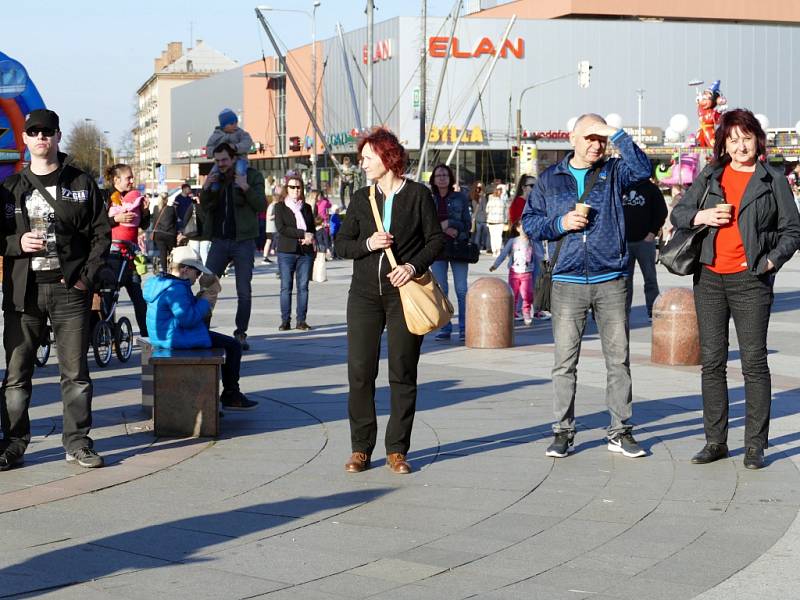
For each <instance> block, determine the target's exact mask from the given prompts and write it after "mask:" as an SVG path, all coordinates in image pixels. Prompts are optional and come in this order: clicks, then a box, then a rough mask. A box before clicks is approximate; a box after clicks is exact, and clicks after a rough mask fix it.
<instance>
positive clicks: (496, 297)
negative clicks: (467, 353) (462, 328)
mask: <svg viewBox="0 0 800 600" xmlns="http://www.w3.org/2000/svg"><path fill="white" fill-rule="evenodd" d="M465 343H466V346H467V347H468V348H510V347H511V346H513V345H514V295H513V294H512V293H511V288H510V287H508V284H507V283H506V282H505V281H503V280H502V279H500V278H499V277H481V278H480V279H478V280H477V281H475V282H474V283H473V284H472V285H470V286H469V290H468V291H467V323H466V339H465Z"/></svg>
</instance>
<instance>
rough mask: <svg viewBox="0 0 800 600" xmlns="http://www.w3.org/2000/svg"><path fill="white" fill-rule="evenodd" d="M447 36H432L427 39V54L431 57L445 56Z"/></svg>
mask: <svg viewBox="0 0 800 600" xmlns="http://www.w3.org/2000/svg"><path fill="white" fill-rule="evenodd" d="M448 40H449V38H447V37H438V36H437V37H432V38H430V39H429V40H428V54H430V55H431V56H432V57H433V58H444V57H445V56H447V41H448Z"/></svg>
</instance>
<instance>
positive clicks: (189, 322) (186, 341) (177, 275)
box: [142, 246, 258, 410]
mask: <svg viewBox="0 0 800 600" xmlns="http://www.w3.org/2000/svg"><path fill="white" fill-rule="evenodd" d="M198 279H200V291H199V292H198V294H197V295H196V296H195V295H194V294H192V285H193V284H194V282H195V281H197V280H198ZM220 290H221V286H220V285H219V279H218V278H217V277H216V276H215V275H214V274H213V273H212V272H211V270H209V269H208V268H206V266H205V265H203V261H201V260H200V257H199V256H198V255H197V253H196V252H195V251H194V250H192V249H191V248H189V247H188V246H178V247H177V248H175V249H174V250H173V251H172V254H170V274H168V275H166V274H163V275H156V276H155V277H151V278H150V279H148V280H147V281H146V282H145V284H144V289H143V290H142V291H143V295H144V299H145V300H146V301H147V332H148V333H149V334H150V337H149V340H150V343H151V344H152V345H153V346H158V347H160V348H212V347H214V348H223V349H224V350H225V362H224V363H222V394H220V398H219V401H220V404H222V408H223V409H225V410H252V409H254V408H255V407H256V406H257V405H258V402H255V401H254V400H249V399H248V398H247V397H246V396H245V395H244V394H242V393H241V392H240V391H239V370H240V367H241V363H242V346H241V344H240V343H239V341H238V340H236V339H234V338H232V337H229V336H227V335H222V334H221V333H216V332H214V331H209V330H208V326H207V325H206V321H207V320H208V319H209V318H210V317H211V310H212V309H213V307H214V304H216V301H217V294H218V293H219V291H220Z"/></svg>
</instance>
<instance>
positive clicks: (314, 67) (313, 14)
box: [258, 0, 320, 188]
mask: <svg viewBox="0 0 800 600" xmlns="http://www.w3.org/2000/svg"><path fill="white" fill-rule="evenodd" d="M319 6H320V0H314V3H313V4H312V8H311V10H310V11H307V10H302V9H299V8H273V7H272V6H259V7H258V10H260V11H273V12H294V13H302V14H304V15H305V16H307V17H308V18H309V19H311V95H312V100H311V102H312V103H311V118H312V119H313V120H314V122H315V124H316V121H317V8H319ZM312 129H313V130H314V131H313V133H314V138H313V139H314V141H313V142H312V143H313V144H314V148H313V150H312V152H311V180H312V181H313V182H314V184H313V185H314V187H315V188H316V187H319V186H318V184H317V128H316V126H315V127H312Z"/></svg>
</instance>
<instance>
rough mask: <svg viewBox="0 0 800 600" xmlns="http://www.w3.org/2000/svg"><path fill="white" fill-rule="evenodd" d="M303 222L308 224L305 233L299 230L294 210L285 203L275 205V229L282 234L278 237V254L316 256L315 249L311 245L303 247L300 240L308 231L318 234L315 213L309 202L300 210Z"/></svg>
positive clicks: (304, 203)
mask: <svg viewBox="0 0 800 600" xmlns="http://www.w3.org/2000/svg"><path fill="white" fill-rule="evenodd" d="M300 212H301V213H302V214H303V220H305V222H306V228H305V231H304V230H302V229H298V227H297V219H295V216H294V213H293V212H292V209H291V208H289V207H288V206H286V204H285V203H283V202H278V203H277V204H276V205H275V229H277V230H278V233H279V234H280V235H279V236H278V252H288V253H289V254H314V247H313V246H311V245H306V246H303V245H301V244H300V240H302V239H303V238H304V237H305V234H306V231H307V232H309V233H310V234H311V235H314V234H315V233H316V228H315V226H314V213H313V212H311V206H309V204H308V202H303V208H302V209H301V210H300Z"/></svg>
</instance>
